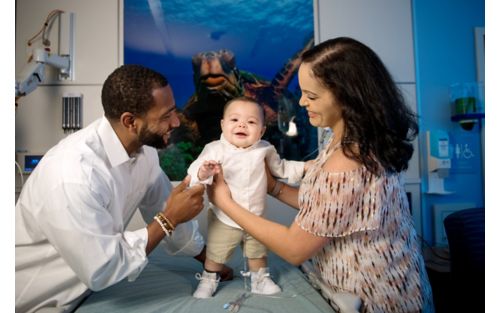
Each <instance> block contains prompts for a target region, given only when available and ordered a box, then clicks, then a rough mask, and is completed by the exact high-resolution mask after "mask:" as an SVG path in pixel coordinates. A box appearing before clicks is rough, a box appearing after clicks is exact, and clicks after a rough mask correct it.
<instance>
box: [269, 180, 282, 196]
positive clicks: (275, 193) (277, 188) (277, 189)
mask: <svg viewBox="0 0 500 313" xmlns="http://www.w3.org/2000/svg"><path fill="white" fill-rule="evenodd" d="M282 190H283V183H282V182H280V181H279V180H277V181H276V184H275V185H274V187H273V191H271V196H273V197H275V198H277V197H278V196H279V195H280V194H281V191H282Z"/></svg>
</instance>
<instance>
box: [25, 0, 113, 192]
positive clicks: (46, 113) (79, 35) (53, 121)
mask: <svg viewBox="0 0 500 313" xmlns="http://www.w3.org/2000/svg"><path fill="white" fill-rule="evenodd" d="M120 6H121V4H120V0H107V1H100V0H86V1H79V0H51V1H38V0H17V1H16V74H17V73H19V72H20V71H21V70H22V69H23V67H24V66H25V64H26V60H27V59H28V57H29V55H30V54H31V48H29V47H28V46H27V41H28V39H29V38H31V37H32V36H33V35H35V34H36V33H37V32H38V30H39V29H40V28H41V27H42V25H43V23H44V21H45V19H46V17H47V15H48V14H49V12H51V11H52V10H54V9H61V10H64V11H67V12H74V15H75V17H74V19H75V21H74V24H75V27H74V29H75V31H74V38H75V40H74V47H75V53H74V69H75V71H74V80H72V81H59V80H57V76H56V75H55V72H54V71H53V69H52V68H49V67H46V69H47V79H46V80H45V81H44V83H43V84H42V85H40V86H39V87H38V88H37V89H35V91H33V92H32V93H30V94H28V95H26V96H25V97H22V98H20V99H19V100H18V101H17V103H18V107H17V109H16V113H15V134H16V142H15V147H16V156H21V155H22V154H23V153H30V154H43V153H45V152H46V151H47V150H48V149H49V148H50V147H52V146H53V145H55V144H56V143H57V142H58V141H59V140H60V139H62V138H63V137H65V136H66V134H65V133H64V132H63V130H62V128H61V120H62V118H61V116H62V104H61V102H62V98H61V97H62V95H63V94H64V93H81V94H82V95H83V120H82V122H83V126H86V125H88V124H89V123H90V122H92V121H93V120H95V119H96V118H98V117H100V116H101V115H102V114H103V112H102V107H101V101H100V93H101V87H102V83H103V82H104V80H105V78H106V77H107V75H108V74H109V73H111V71H113V69H115V68H116V67H117V66H118V65H120V64H121V63H122V59H123V57H122V54H123V52H122V48H121V45H122V43H121V38H122V35H121V33H122V27H121V25H120V23H121V9H120ZM58 31H59V29H58V27H57V23H56V24H54V26H53V27H52V29H51V31H50V32H49V34H50V35H49V39H50V41H51V51H52V52H57V48H58V47H59V40H58V38H59V37H58ZM61 44H62V45H67V43H65V42H62V40H61ZM34 46H35V47H41V43H40V41H36V42H35V44H34ZM25 179H26V177H25ZM20 185H21V184H20V179H19V175H18V174H16V191H17V192H19V189H20Z"/></svg>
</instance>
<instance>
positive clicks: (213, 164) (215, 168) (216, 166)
mask: <svg viewBox="0 0 500 313" xmlns="http://www.w3.org/2000/svg"><path fill="white" fill-rule="evenodd" d="M220 170H221V164H220V163H219V162H217V161H214V160H208V161H204V162H203V164H202V165H201V166H200V170H199V171H198V179H199V180H205V179H207V178H209V177H210V176H213V175H215V174H219V173H220Z"/></svg>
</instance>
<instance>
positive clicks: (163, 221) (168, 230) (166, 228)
mask: <svg viewBox="0 0 500 313" xmlns="http://www.w3.org/2000/svg"><path fill="white" fill-rule="evenodd" d="M154 219H155V221H157V222H158V224H160V227H161V229H162V230H163V232H164V233H165V235H167V236H168V237H170V236H171V235H172V233H173V232H174V230H175V227H173V225H172V222H170V220H169V219H168V218H166V217H165V215H163V213H161V212H159V213H157V214H156V215H155V217H154Z"/></svg>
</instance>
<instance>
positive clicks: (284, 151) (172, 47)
mask: <svg viewBox="0 0 500 313" xmlns="http://www.w3.org/2000/svg"><path fill="white" fill-rule="evenodd" d="M313 20H314V19H313V3H312V1H310V0H281V1H280V0H278V1H234V0H232V1H228V0H213V1H200V0H194V1H180V0H148V1H144V0H141V1H139V0H124V63H126V64H142V65H145V66H148V67H151V68H153V69H155V70H157V71H158V72H160V73H162V74H164V75H165V76H166V77H167V78H168V80H169V83H170V84H171V86H172V89H173V92H174V97H175V100H176V106H177V110H178V113H179V116H180V118H181V122H182V123H181V127H179V128H178V129H176V131H175V132H174V133H173V134H172V136H171V141H170V144H169V146H168V147H167V148H166V149H164V150H163V151H160V152H159V156H160V162H161V166H162V168H163V169H164V171H165V172H166V173H167V175H168V176H169V177H170V178H171V180H181V179H182V178H184V176H185V175H186V170H187V167H188V166H189V164H190V163H191V162H192V161H193V160H194V159H195V158H196V156H197V155H198V154H199V153H200V152H201V150H202V149H203V146H204V145H205V144H206V143H208V142H210V141H212V140H217V139H219V137H220V132H221V131H220V119H221V117H222V109H223V107H224V104H225V103H226V102H227V101H229V100H230V99H232V98H235V97H238V96H241V95H245V96H250V97H253V98H255V99H256V100H257V101H258V102H259V103H260V104H261V105H263V107H264V110H265V112H266V126H267V130H266V133H265V134H264V137H263V139H264V140H267V141H269V142H271V143H272V144H273V145H275V146H276V149H277V151H278V152H279V153H280V155H281V157H283V158H286V159H289V160H309V159H312V158H314V157H315V156H316V150H317V131H316V129H315V128H314V127H312V126H310V124H309V123H308V119H307V114H306V112H305V110H304V109H303V108H301V107H300V106H299V105H298V101H299V97H300V90H299V88H298V84H297V78H296V72H297V69H298V65H299V57H300V53H301V52H302V51H304V50H306V49H308V48H309V47H311V46H312V44H313V33H314V32H313V28H314V27H313Z"/></svg>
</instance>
